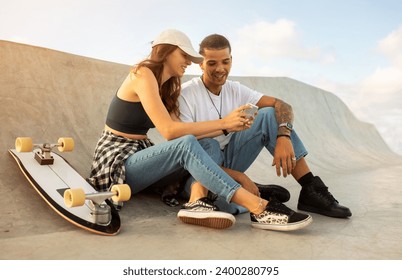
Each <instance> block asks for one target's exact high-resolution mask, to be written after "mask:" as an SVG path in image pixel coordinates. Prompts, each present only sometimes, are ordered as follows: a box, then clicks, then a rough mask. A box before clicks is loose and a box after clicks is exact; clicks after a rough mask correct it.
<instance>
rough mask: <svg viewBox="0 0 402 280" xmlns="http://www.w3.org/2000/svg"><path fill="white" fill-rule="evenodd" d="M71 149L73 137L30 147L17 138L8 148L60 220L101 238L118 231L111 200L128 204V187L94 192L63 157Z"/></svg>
mask: <svg viewBox="0 0 402 280" xmlns="http://www.w3.org/2000/svg"><path fill="white" fill-rule="evenodd" d="M56 147H57V148H58V150H59V151H60V152H67V151H71V150H73V148H74V140H73V139H72V138H60V139H59V141H58V143H57V144H49V143H45V144H33V143H32V139H31V138H29V137H19V138H17V139H16V141H15V149H10V150H9V153H10V154H11V155H12V156H13V158H14V159H15V161H16V162H17V164H18V166H19V167H20V169H21V171H22V173H23V174H24V175H25V177H26V178H27V180H28V182H29V183H30V184H31V185H32V187H33V188H34V189H35V190H36V191H37V192H38V193H39V195H40V196H41V197H42V198H43V199H44V200H45V201H46V202H47V204H48V205H49V206H50V207H51V208H52V209H53V210H54V211H55V212H56V213H57V214H59V215H60V216H61V217H63V218H64V219H66V220H67V221H69V222H70V223H72V224H74V225H76V226H78V227H80V228H83V229H85V230H88V231H90V232H93V233H97V234H102V235H116V234H117V233H119V231H120V216H119V213H118V212H117V210H116V209H115V207H114V206H113V203H112V202H111V201H110V200H109V198H112V200H113V201H127V200H129V199H130V196H131V191H130V187H129V186H128V185H114V186H113V187H112V188H111V191H109V192H98V191H96V190H95V189H94V188H93V187H92V186H91V185H90V184H89V183H88V182H87V181H86V180H85V179H84V178H83V177H82V176H81V175H80V174H79V173H78V172H77V171H76V170H75V169H74V168H73V167H72V166H71V165H70V164H69V163H68V162H67V161H66V160H65V159H64V158H63V157H62V156H60V155H59V154H57V153H54V152H53V151H52V150H53V149H54V148H56Z"/></svg>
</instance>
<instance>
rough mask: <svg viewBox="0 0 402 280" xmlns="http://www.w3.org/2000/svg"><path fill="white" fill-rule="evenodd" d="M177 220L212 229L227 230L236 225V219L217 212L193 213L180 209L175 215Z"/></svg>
mask: <svg viewBox="0 0 402 280" xmlns="http://www.w3.org/2000/svg"><path fill="white" fill-rule="evenodd" d="M177 218H179V220H180V221H182V222H183V223H186V224H192V225H197V226H203V227H209V228H214V229H225V228H229V227H231V226H233V225H234V224H235V223H236V219H235V217H234V216H233V215H232V214H229V213H225V212H217V211H211V212H195V211H188V210H185V209H182V210H180V211H179V213H177Z"/></svg>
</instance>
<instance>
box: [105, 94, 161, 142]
mask: <svg viewBox="0 0 402 280" xmlns="http://www.w3.org/2000/svg"><path fill="white" fill-rule="evenodd" d="M106 125H107V126H109V127H110V128H112V129H115V130H117V131H120V132H123V133H129V134H139V135H146V134H147V132H148V130H149V129H150V128H153V127H155V126H154V124H153V123H152V121H151V120H150V118H149V117H148V115H147V113H145V110H144V107H142V104H141V102H130V101H125V100H122V99H120V98H119V97H118V96H117V94H116V95H115V96H114V97H113V99H112V102H111V103H110V106H109V111H108V113H107V117H106Z"/></svg>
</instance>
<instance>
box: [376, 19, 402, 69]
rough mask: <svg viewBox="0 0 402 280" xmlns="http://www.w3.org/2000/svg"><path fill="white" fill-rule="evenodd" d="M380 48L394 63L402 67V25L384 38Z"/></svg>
mask: <svg viewBox="0 0 402 280" xmlns="http://www.w3.org/2000/svg"><path fill="white" fill-rule="evenodd" d="M378 50H379V51H380V52H381V53H382V54H384V55H385V56H386V57H388V59H389V61H390V62H391V64H392V65H394V66H395V67H397V68H399V69H402V26H401V27H399V28H398V29H397V30H395V31H393V32H391V33H390V34H389V35H388V36H387V37H385V38H384V39H382V40H381V41H380V42H379V44H378Z"/></svg>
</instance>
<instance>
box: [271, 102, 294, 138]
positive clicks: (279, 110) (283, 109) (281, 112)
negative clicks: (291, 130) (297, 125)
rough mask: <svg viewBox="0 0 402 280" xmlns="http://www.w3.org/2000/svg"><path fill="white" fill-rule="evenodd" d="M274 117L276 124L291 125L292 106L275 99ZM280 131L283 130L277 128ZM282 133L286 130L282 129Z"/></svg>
mask: <svg viewBox="0 0 402 280" xmlns="http://www.w3.org/2000/svg"><path fill="white" fill-rule="evenodd" d="M275 116H276V120H277V122H278V124H280V123H286V122H289V123H293V110H292V106H290V105H289V104H287V103H286V102H284V101H282V100H280V99H276V100H275ZM279 129H280V130H281V129H283V128H279ZM284 129H285V130H284V132H286V131H287V129H286V128H284Z"/></svg>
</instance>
